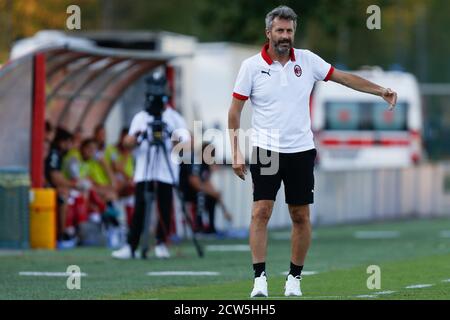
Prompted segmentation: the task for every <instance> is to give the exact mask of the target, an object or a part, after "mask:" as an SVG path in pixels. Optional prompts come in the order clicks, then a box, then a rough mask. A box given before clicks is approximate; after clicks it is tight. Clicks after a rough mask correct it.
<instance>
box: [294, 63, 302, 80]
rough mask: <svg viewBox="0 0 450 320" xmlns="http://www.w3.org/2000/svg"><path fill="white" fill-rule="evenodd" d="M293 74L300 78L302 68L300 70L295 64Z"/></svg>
mask: <svg viewBox="0 0 450 320" xmlns="http://www.w3.org/2000/svg"><path fill="white" fill-rule="evenodd" d="M294 72H295V75H296V76H297V77H300V76H301V75H302V68H300V66H299V65H298V64H296V65H295V67H294Z"/></svg>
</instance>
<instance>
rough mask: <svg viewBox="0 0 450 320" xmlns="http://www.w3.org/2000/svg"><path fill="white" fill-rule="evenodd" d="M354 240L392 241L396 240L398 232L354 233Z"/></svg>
mask: <svg viewBox="0 0 450 320" xmlns="http://www.w3.org/2000/svg"><path fill="white" fill-rule="evenodd" d="M353 236H354V237H355V238H356V239H392V238H398V237H399V236H400V232H398V231H356V232H355V233H354V235H353Z"/></svg>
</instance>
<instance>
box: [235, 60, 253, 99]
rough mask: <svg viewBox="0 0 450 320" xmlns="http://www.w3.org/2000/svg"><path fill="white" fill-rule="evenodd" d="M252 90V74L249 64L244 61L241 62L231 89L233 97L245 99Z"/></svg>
mask: <svg viewBox="0 0 450 320" xmlns="http://www.w3.org/2000/svg"><path fill="white" fill-rule="evenodd" d="M251 92H252V75H251V70H250V67H249V64H248V62H247V61H244V62H243V63H242V64H241V68H240V70H239V73H238V76H237V78H236V82H235V85H234V90H233V97H235V98H236V99H239V100H244V101H245V100H247V99H248V97H249V96H250V93H251Z"/></svg>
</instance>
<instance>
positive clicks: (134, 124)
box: [128, 113, 145, 136]
mask: <svg viewBox="0 0 450 320" xmlns="http://www.w3.org/2000/svg"><path fill="white" fill-rule="evenodd" d="M140 131H142V115H141V113H138V114H136V115H135V116H134V117H133V120H131V124H130V129H129V130H128V134H129V135H130V136H134V135H136V133H138V132H140ZM144 131H145V130H144Z"/></svg>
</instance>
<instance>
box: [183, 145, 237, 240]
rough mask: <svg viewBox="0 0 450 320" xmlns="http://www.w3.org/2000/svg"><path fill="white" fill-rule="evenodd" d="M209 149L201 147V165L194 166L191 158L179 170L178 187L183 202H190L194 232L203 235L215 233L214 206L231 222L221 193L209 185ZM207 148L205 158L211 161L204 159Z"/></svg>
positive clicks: (211, 152)
mask: <svg viewBox="0 0 450 320" xmlns="http://www.w3.org/2000/svg"><path fill="white" fill-rule="evenodd" d="M208 146H209V147H208ZM211 147H212V145H210V144H208V143H204V144H203V145H202V152H201V155H200V157H201V159H202V161H201V164H196V163H195V162H194V161H193V158H192V159H191V164H185V163H183V164H182V165H181V170H180V187H181V190H182V191H183V194H184V201H186V202H188V203H189V202H190V203H191V207H192V208H193V212H194V219H193V222H194V227H195V231H197V232H204V233H217V230H216V227H215V209H216V204H219V205H220V206H221V208H222V212H223V214H224V217H225V219H226V220H228V221H230V220H231V215H230V214H229V212H228V210H226V208H225V205H224V203H223V201H222V195H221V193H220V192H219V191H218V190H216V188H215V187H214V186H213V184H212V183H211V173H212V170H213V165H212V164H208V163H212V162H213V158H214V157H215V150H214V148H213V147H212V148H211ZM207 148H209V150H208V151H209V154H208V155H207V156H210V157H212V158H211V159H204V155H205V150H206V149H207ZM205 216H206V218H207V222H206V221H205Z"/></svg>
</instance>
